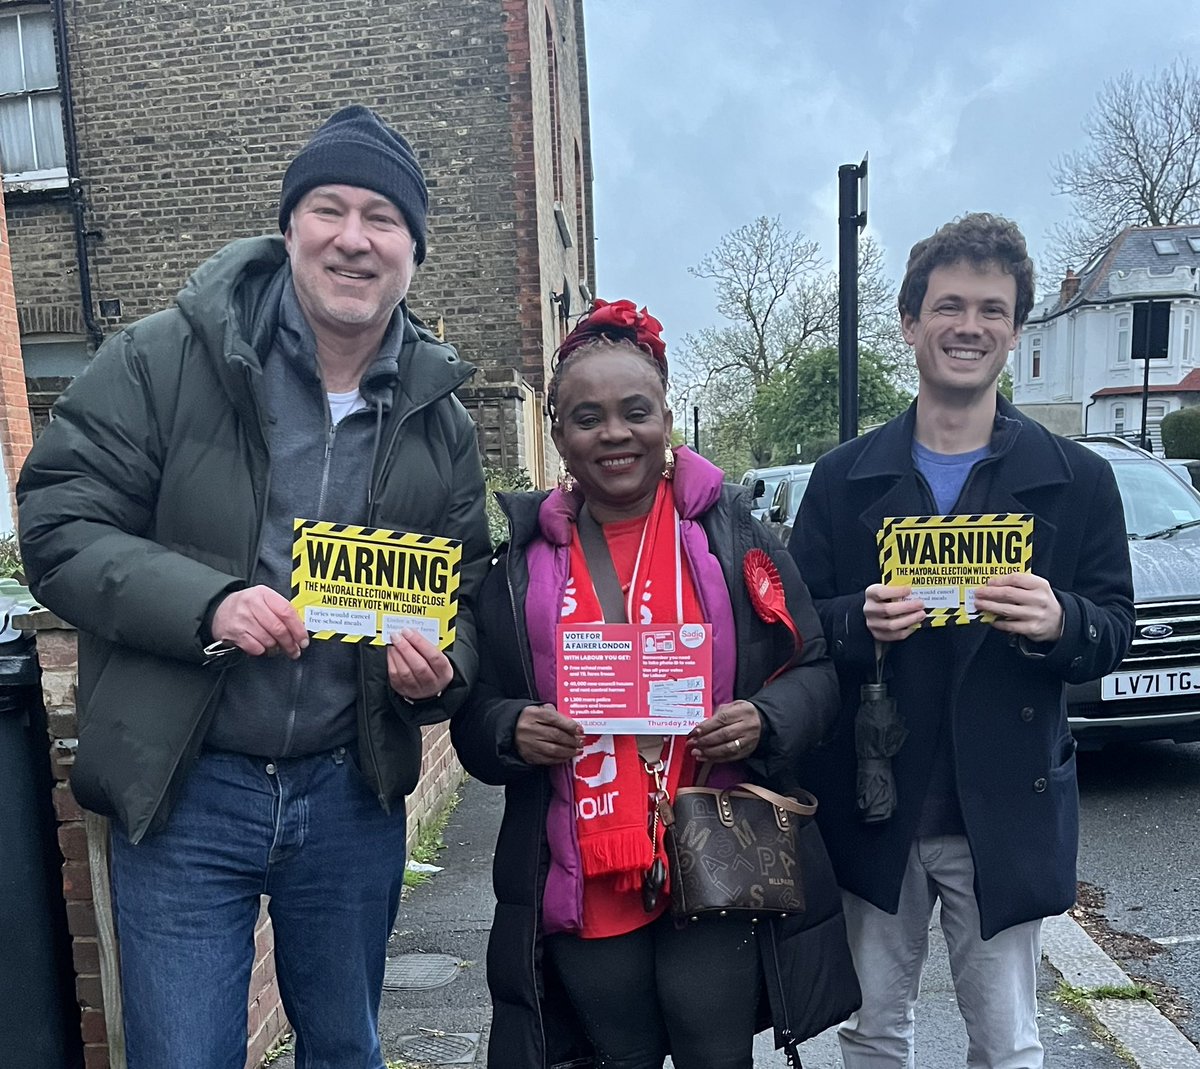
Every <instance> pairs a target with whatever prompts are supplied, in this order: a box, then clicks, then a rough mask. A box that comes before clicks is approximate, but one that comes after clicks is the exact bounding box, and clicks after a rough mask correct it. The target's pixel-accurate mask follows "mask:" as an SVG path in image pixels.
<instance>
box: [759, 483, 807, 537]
mask: <svg viewBox="0 0 1200 1069" xmlns="http://www.w3.org/2000/svg"><path fill="white" fill-rule="evenodd" d="M812 470H813V466H812V465H811V464H797V465H795V467H794V468H792V470H791V471H789V472H787V473H786V474H785V475H784V476H783V477H782V478H781V479H780V480H779V485H778V486H776V487H775V496H774V497H773V498H771V504H770V507H768V509H767V514H766V516H765V517H764V518H763V522H764V523H765V524H766V525H767V527H768V528H770V530H772V531H774V532H775V533H776V534H777V535H778V536H779V540H780V541H781V542H782V543H783V544H784V545H785V546H786V545H787V543H788V539H789V538H791V537H792V527H793V525H794V524H795V522H796V513H797V512H798V511H799V510H800V500H801V498H803V497H804V491H805V490H807V489H808V480H809V479H810V478H812Z"/></svg>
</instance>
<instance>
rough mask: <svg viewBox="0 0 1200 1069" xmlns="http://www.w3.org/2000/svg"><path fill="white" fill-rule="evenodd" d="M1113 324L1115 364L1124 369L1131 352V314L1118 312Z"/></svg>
mask: <svg viewBox="0 0 1200 1069" xmlns="http://www.w3.org/2000/svg"><path fill="white" fill-rule="evenodd" d="M1113 322H1114V325H1115V328H1116V330H1115V333H1116V363H1117V364H1118V365H1120V366H1121V367H1124V366H1125V365H1127V364H1128V363H1129V357H1130V354H1132V352H1133V313H1132V312H1120V313H1118V314H1117V316H1116V317H1115V319H1114V320H1113Z"/></svg>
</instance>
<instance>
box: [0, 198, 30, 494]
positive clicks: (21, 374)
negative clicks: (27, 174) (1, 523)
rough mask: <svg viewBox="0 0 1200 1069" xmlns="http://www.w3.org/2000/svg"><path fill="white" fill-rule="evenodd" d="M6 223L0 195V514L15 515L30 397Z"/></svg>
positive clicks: (27, 441)
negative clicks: (1, 495)
mask: <svg viewBox="0 0 1200 1069" xmlns="http://www.w3.org/2000/svg"><path fill="white" fill-rule="evenodd" d="M9 250H10V246H9V240H8V223H7V217H6V215H5V211H4V202H3V198H0V443H3V449H2V450H0V452H3V454H4V472H5V475H7V477H8V490H9V500H8V501H7V502H6V503H5V505H4V508H0V515H4V514H7V515H9V516H12V517H15V516H16V514H17V502H16V498H15V497H14V496H13V494H14V491H15V489H16V486H17V473H18V472H20V470H21V465H22V464H23V463H24V462H25V455H26V454H27V453H28V452H29V449H30V446H32V445H33V432H32V430H31V429H30V424H29V398H28V397H27V396H26V394H25V371H24V368H23V365H22V363H21V332H20V328H19V326H18V324H17V294H16V290H15V288H14V287H13V271H12V257H11V255H10V251H9Z"/></svg>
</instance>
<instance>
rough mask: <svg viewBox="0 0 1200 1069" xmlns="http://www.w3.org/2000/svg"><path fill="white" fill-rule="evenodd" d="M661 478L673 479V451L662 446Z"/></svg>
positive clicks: (667, 446) (668, 447) (666, 446)
mask: <svg viewBox="0 0 1200 1069" xmlns="http://www.w3.org/2000/svg"><path fill="white" fill-rule="evenodd" d="M662 474H663V478H664V479H674V478H675V450H673V449H672V448H671V447H670V446H669V445H665V446H663V472H662Z"/></svg>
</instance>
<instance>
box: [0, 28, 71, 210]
mask: <svg viewBox="0 0 1200 1069" xmlns="http://www.w3.org/2000/svg"><path fill="white" fill-rule="evenodd" d="M50 13H51V9H50V7H49V6H44V7H43V6H39V7H18V8H14V9H13V10H12V11H5V10H3V9H2V8H0V25H4V24H6V23H10V22H11V23H12V26H13V27H15V29H16V34H17V51H18V52H19V53H20V55H21V58H22V61H23V62H24V58H25V49H24V47H23V37H24V32H25V31H24V28H23V21H22V20H23V18H24V16H28V15H42V16H45V15H48V14H50ZM5 29H10V27H8V26H5ZM50 33H51V47H52V48H53V50H54V52H55V55H56V57H57V52H58V45H57V41H55V40H54V37H55V33H54V28H53V23H51V30H50ZM45 96H51V97H53V98H54V99H56V100H57V101H58V116H59V121H60V122H61V121H62V85H61V83H60V81H59V79H58V77H57V73H56V75H55V80H54V85H53V86H37V87H35V88H33V89H22V90H20V91H18V92H13V93H5V94H3V97H2V99H4V100H9V101H11V100H14V99H24V100H25V102H26V105H27V108H28V111H29V123H30V126H31V127H33V125H34V122H33V100H34V98H35V97H45ZM65 140H66V138H65V131H64V149H63V162H62V164H61V165H59V166H55V167H38V168H37V169H35V170H29V171H8V172H5V173H4V174H3V175H0V178H2V179H3V185H4V188H5V189H6V190H13V189H28V190H34V189H55V188H61V187H64V186H66V185H68V183H69V175H68V172H67V163H66V147H65ZM37 151H38V144H37V140H36V137H35V138H34V152H35V153H36V152H37Z"/></svg>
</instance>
